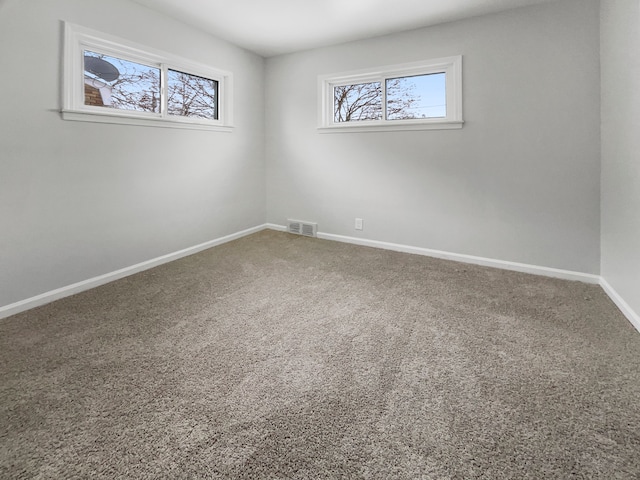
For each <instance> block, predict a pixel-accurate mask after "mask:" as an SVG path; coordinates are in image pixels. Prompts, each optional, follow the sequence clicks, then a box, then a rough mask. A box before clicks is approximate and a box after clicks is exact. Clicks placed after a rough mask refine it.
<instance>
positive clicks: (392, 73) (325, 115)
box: [318, 55, 464, 133]
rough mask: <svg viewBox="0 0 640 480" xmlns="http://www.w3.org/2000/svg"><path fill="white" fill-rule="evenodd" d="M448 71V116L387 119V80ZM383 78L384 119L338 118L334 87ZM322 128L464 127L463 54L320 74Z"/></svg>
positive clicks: (439, 128) (377, 80) (446, 72)
mask: <svg viewBox="0 0 640 480" xmlns="http://www.w3.org/2000/svg"><path fill="white" fill-rule="evenodd" d="M434 73H444V74H445V82H446V83H445V87H446V102H447V116H446V117H444V118H416V119H406V120H387V118H386V111H387V109H386V103H387V99H386V80H387V79H392V78H398V77H410V76H415V75H429V74H434ZM371 82H380V83H381V84H382V119H381V120H357V121H350V122H336V121H335V118H334V108H335V107H334V88H335V87H339V86H343V85H356V84H359V83H371ZM318 89H319V95H318V100H319V104H318V130H319V131H320V133H332V132H381V131H389V130H392V131H393V130H443V129H454V128H462V125H463V124H464V121H463V119H462V55H458V56H453V57H445V58H437V59H432V60H425V61H419V62H412V63H404V64H400V65H387V66H384V67H379V68H376V69H367V70H355V71H350V72H343V73H335V74H330V75H320V76H319V77H318Z"/></svg>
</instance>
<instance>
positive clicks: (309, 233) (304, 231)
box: [287, 219, 318, 237]
mask: <svg viewBox="0 0 640 480" xmlns="http://www.w3.org/2000/svg"><path fill="white" fill-rule="evenodd" d="M287 231H288V232H289V233H295V234H296V235H304V236H305V237H315V236H317V233H318V224H317V223H312V222H301V221H300V220H290V219H289V220H287Z"/></svg>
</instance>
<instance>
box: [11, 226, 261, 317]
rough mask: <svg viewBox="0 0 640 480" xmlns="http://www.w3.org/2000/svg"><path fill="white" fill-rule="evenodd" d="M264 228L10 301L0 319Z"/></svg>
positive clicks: (242, 232)
mask: <svg viewBox="0 0 640 480" xmlns="http://www.w3.org/2000/svg"><path fill="white" fill-rule="evenodd" d="M266 228H270V227H268V226H267V225H259V226H257V227H253V228H249V229H247V230H242V231H240V232H236V233H232V234H231V235H226V236H224V237H220V238H216V239H215V240H211V241H208V242H205V243H201V244H200V245H195V246H193V247H189V248H185V249H183V250H179V251H177V252H173V253H169V254H167V255H162V256H161V257H157V258H153V259H151V260H147V261H145V262H141V263H138V264H136V265H132V266H130V267H125V268H121V269H120V270H116V271H115V272H110V273H105V274H104V275H99V276H97V277H93V278H89V279H87V280H83V281H81V282H77V283H74V284H72V285H67V286H66V287H62V288H57V289H55V290H51V291H49V292H45V293H42V294H40V295H36V296H35V297H31V298H27V299H25V300H21V301H19V302H15V303H11V304H9V305H6V306H3V307H0V319H1V318H6V317H9V316H11V315H15V314H17V313H20V312H24V311H26V310H29V309H31V308H35V307H39V306H40V305H45V304H47V303H50V302H53V301H54V300H59V299H61V298H64V297H68V296H70V295H75V294H76V293H80V292H83V291H85V290H89V289H91V288H95V287H98V286H100V285H104V284H105V283H109V282H113V281H114V280H118V279H120V278H123V277H128V276H129V275H133V274H134V273H138V272H142V271H143V270H148V269H150V268H153V267H157V266H158V265H162V264H163V263H167V262H171V261H173V260H178V259H179V258H182V257H186V256H188V255H193V254H194V253H198V252H201V251H202V250H206V249H207V248H211V247H215V246H216V245H221V244H223V243H227V242H230V241H231V240H236V239H238V238H241V237H245V236H247V235H251V234H252V233H256V232H259V231H261V230H265V229H266Z"/></svg>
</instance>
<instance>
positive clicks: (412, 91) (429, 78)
mask: <svg viewBox="0 0 640 480" xmlns="http://www.w3.org/2000/svg"><path fill="white" fill-rule="evenodd" d="M445 83H446V75H445V74H444V73H432V74H428V75H415V76H411V77H398V78H389V79H387V81H386V86H387V119H388V120H407V119H413V118H444V117H446V116H447V96H446V89H445Z"/></svg>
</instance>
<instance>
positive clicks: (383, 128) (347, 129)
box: [318, 120, 464, 133]
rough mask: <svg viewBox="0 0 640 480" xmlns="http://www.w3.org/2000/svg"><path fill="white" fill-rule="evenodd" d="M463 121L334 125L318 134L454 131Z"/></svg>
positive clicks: (322, 129) (322, 128)
mask: <svg viewBox="0 0 640 480" xmlns="http://www.w3.org/2000/svg"><path fill="white" fill-rule="evenodd" d="M463 124H464V122H463V121H461V120H460V121H457V120H456V121H449V122H429V123H405V124H396V125H393V124H388V123H387V124H370V123H369V124H366V125H332V126H327V127H318V133H352V132H399V131H412V130H453V129H460V128H462V126H463Z"/></svg>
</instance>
